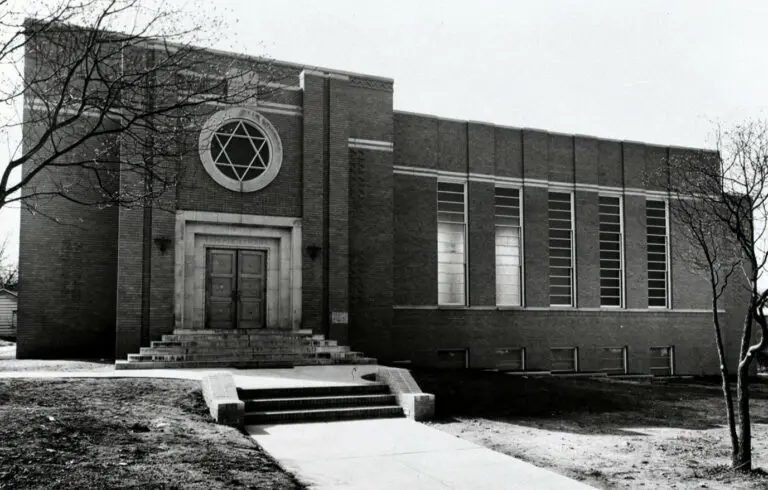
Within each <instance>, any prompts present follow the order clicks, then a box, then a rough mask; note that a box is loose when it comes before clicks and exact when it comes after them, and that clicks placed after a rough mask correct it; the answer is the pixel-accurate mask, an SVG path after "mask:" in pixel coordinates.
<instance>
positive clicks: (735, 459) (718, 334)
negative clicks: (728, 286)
mask: <svg viewBox="0 0 768 490" xmlns="http://www.w3.org/2000/svg"><path fill="white" fill-rule="evenodd" d="M715 293H716V292H715V291H713V294H712V318H713V321H714V326H715V341H716V343H717V355H718V357H719V359H720V379H721V380H722V386H723V398H724V399H725V415H726V417H727V419H728V435H729V436H730V438H731V467H732V468H738V467H739V466H740V463H741V460H740V459H739V454H740V450H739V448H740V446H739V436H738V435H737V434H736V417H735V415H734V413H733V394H732V393H731V381H730V380H729V379H728V362H727V360H726V358H725V348H724V347H723V335H722V331H721V329H720V316H719V315H718V313H717V295H716V294H715Z"/></svg>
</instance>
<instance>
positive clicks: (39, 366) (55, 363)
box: [0, 339, 115, 372]
mask: <svg viewBox="0 0 768 490" xmlns="http://www.w3.org/2000/svg"><path fill="white" fill-rule="evenodd" d="M114 369H115V362H114V361H112V360H111V359H104V360H89V361H79V360H53V359H16V344H15V343H14V342H12V341H9V340H4V339H0V372H3V371H62V372H65V371H114Z"/></svg>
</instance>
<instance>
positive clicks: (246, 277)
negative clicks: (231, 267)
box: [237, 250, 267, 328]
mask: <svg viewBox="0 0 768 490" xmlns="http://www.w3.org/2000/svg"><path fill="white" fill-rule="evenodd" d="M266 259H267V254H266V252H263V251H258V250H238V252H237V263H238V299H239V302H238V327H239V328H264V326H265V324H266V321H265V320H266V319H265V318H264V316H265V315H264V307H265V296H266V295H265V292H266V291H265V290H266V288H265V286H266V262H267V260H266Z"/></svg>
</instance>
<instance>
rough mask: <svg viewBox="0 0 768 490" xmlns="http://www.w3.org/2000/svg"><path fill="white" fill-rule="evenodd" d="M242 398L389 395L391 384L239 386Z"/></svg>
mask: <svg viewBox="0 0 768 490" xmlns="http://www.w3.org/2000/svg"><path fill="white" fill-rule="evenodd" d="M237 394H238V396H239V397H240V399H241V400H266V399H272V398H308V397H315V396H363V395H389V394H390V392H389V386H387V385H386V384H384V383H366V384H349V385H324V386H295V387H281V388H254V389H243V388H238V389H237Z"/></svg>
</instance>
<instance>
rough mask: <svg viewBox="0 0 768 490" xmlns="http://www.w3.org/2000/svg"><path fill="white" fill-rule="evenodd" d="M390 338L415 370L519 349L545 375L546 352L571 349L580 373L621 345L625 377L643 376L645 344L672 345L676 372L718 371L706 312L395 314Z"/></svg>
mask: <svg viewBox="0 0 768 490" xmlns="http://www.w3.org/2000/svg"><path fill="white" fill-rule="evenodd" d="M392 338H393V356H394V358H395V359H399V360H411V361H412V362H413V363H414V364H415V365H437V364H438V361H437V351H438V350H439V349H468V350H469V360H470V367H472V368H493V367H496V363H497V357H496V353H495V351H496V349H498V348H520V347H524V348H525V349H526V357H527V361H528V362H527V368H528V369H529V370H549V369H550V367H551V360H550V349H551V348H554V347H578V348H579V364H580V370H581V371H597V370H599V367H600V366H599V359H600V354H601V351H602V349H603V348H605V347H624V346H626V347H628V354H629V372H631V373H648V372H649V370H650V368H649V364H648V350H649V349H650V347H663V346H669V345H674V346H675V358H676V366H675V369H676V372H677V373H678V374H705V373H706V374H714V373H716V372H717V369H718V362H717V355H716V351H715V349H714V344H713V340H712V322H711V316H710V315H709V314H708V313H706V312H703V313H698V314H692V313H669V312H653V313H644V312H628V311H600V312H596V311H527V310H494V311H484V310H448V309H435V310H417V309H396V310H395V318H394V326H393V331H392ZM735 347H736V346H735V344H733V343H731V344H730V346H729V349H730V350H729V354H730V356H731V358H735V352H736V349H735Z"/></svg>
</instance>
